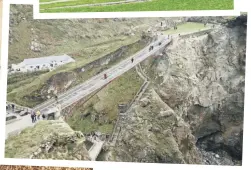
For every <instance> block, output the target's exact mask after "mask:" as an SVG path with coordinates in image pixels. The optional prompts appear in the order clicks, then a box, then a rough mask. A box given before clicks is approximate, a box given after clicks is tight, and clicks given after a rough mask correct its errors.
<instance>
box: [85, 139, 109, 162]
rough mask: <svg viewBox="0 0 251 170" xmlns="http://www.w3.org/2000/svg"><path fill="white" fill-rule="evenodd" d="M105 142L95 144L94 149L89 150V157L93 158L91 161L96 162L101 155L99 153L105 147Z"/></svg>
mask: <svg viewBox="0 0 251 170" xmlns="http://www.w3.org/2000/svg"><path fill="white" fill-rule="evenodd" d="M104 143H105V142H104V141H99V142H95V143H94V144H93V145H92V147H91V148H90V149H89V151H88V153H89V156H90V157H91V161H95V160H96V159H97V157H98V155H99V153H100V152H101V150H102V147H103V145H104Z"/></svg>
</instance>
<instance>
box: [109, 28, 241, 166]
mask: <svg viewBox="0 0 251 170" xmlns="http://www.w3.org/2000/svg"><path fill="white" fill-rule="evenodd" d="M245 50H246V26H245V25H243V24H239V25H238V24H235V26H233V27H231V28H228V27H226V26H219V27H218V28H217V29H214V30H213V31H211V32H210V33H208V34H204V35H200V36H194V37H193V36H190V37H188V38H182V37H179V38H175V39H174V41H173V43H172V44H171V45H169V46H168V47H167V48H166V51H165V55H164V56H161V57H160V56H156V57H153V58H150V59H148V60H147V61H145V62H144V63H143V65H142V66H143V70H144V71H145V72H146V74H147V75H148V77H150V79H151V82H152V86H150V88H149V91H148V92H146V93H145V97H143V98H145V99H144V101H148V102H146V103H148V104H146V105H145V106H144V107H142V106H141V105H140V103H135V104H134V106H133V108H132V110H130V114H128V115H127V120H125V121H126V123H125V125H124V127H123V128H122V129H125V130H122V132H121V136H120V137H119V140H118V142H117V145H116V146H115V147H114V149H112V151H111V152H110V154H107V155H108V156H107V157H106V159H108V160H109V159H110V160H116V161H138V162H166V163H202V164H223V165H225V164H226V165H234V164H241V159H242V133H243V111H244V84H245V81H244V80H245V57H246V56H245Z"/></svg>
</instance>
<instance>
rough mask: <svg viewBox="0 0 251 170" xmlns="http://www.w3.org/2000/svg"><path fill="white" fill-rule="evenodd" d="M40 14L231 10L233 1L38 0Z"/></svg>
mask: <svg viewBox="0 0 251 170" xmlns="http://www.w3.org/2000/svg"><path fill="white" fill-rule="evenodd" d="M39 7H40V12H41V13H51V12H52V13H57V12H131V11H180V10H233V9H234V0H220V1H219V0H39Z"/></svg>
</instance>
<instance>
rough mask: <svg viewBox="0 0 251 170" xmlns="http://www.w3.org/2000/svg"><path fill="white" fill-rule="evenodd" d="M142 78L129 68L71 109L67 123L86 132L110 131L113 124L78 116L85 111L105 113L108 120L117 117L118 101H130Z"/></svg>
mask: <svg viewBox="0 0 251 170" xmlns="http://www.w3.org/2000/svg"><path fill="white" fill-rule="evenodd" d="M142 83H143V80H142V79H141V78H140V77H139V76H138V75H137V73H136V71H135V70H134V69H133V70H130V71H128V72H126V73H125V74H123V75H122V76H121V77H119V78H117V79H116V80H114V81H113V82H112V83H110V84H109V85H108V86H106V87H105V88H104V89H102V90H101V91H100V92H98V93H97V94H96V95H95V96H93V97H92V98H91V99H90V100H89V101H88V102H86V103H85V104H84V105H83V106H81V107H78V108H75V109H74V110H73V116H72V117H70V118H69V119H68V120H67V123H68V124H69V125H70V126H71V127H72V128H73V129H74V130H78V131H82V132H83V133H88V132H91V131H94V130H99V131H101V132H103V133H111V132H112V129H113V124H112V123H111V124H109V123H107V124H101V125H99V124H98V123H97V122H95V123H93V122H92V121H91V116H88V117H87V118H85V119H84V120H80V116H81V115H82V114H85V113H87V112H90V113H91V114H102V113H103V114H105V115H106V116H107V117H108V119H109V121H112V120H114V119H116V118H117V114H118V109H117V106H118V104H120V103H128V102H130V101H131V100H132V99H133V98H134V96H135V94H136V93H137V92H138V90H139V88H140V86H141V85H142Z"/></svg>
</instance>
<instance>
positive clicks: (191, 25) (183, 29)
mask: <svg viewBox="0 0 251 170" xmlns="http://www.w3.org/2000/svg"><path fill="white" fill-rule="evenodd" d="M177 27H178V29H177V30H174V29H173V28H171V29H169V30H167V31H164V34H169V35H172V34H182V33H183V34H184V33H190V32H195V31H199V30H201V31H202V30H205V29H208V28H210V26H209V25H206V27H204V24H202V23H195V22H187V23H185V24H181V25H178V26H177Z"/></svg>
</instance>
